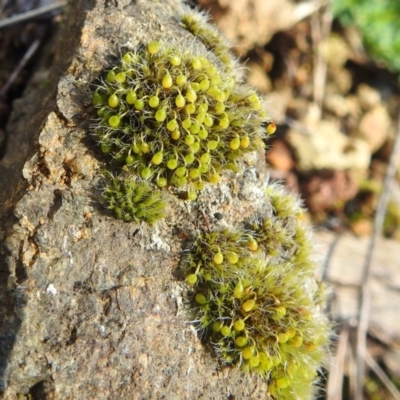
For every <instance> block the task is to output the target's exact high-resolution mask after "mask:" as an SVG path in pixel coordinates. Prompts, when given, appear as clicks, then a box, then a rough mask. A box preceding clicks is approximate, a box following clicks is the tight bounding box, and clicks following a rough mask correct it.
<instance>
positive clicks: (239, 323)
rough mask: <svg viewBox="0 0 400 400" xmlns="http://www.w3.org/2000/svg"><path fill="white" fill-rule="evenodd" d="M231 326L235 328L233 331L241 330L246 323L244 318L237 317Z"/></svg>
mask: <svg viewBox="0 0 400 400" xmlns="http://www.w3.org/2000/svg"><path fill="white" fill-rule="evenodd" d="M233 327H234V328H235V331H238V332H241V331H243V330H244V328H245V327H246V324H245V322H244V320H242V319H238V320H237V321H235V322H234V324H233Z"/></svg>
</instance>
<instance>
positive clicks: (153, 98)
mask: <svg viewBox="0 0 400 400" xmlns="http://www.w3.org/2000/svg"><path fill="white" fill-rule="evenodd" d="M159 104H160V98H159V97H158V96H151V97H150V99H149V106H150V107H151V108H156V107H157V106H158V105H159Z"/></svg>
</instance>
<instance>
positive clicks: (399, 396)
mask: <svg viewBox="0 0 400 400" xmlns="http://www.w3.org/2000/svg"><path fill="white" fill-rule="evenodd" d="M365 362H366V363H367V364H368V366H369V367H370V368H371V369H372V371H374V372H375V374H376V376H377V377H378V378H379V379H380V380H381V382H382V383H383V384H384V385H385V386H386V388H387V390H389V392H390V393H391V395H392V396H393V399H394V400H400V392H399V391H398V390H397V388H396V386H394V385H393V383H392V381H391V380H390V379H389V377H388V376H387V375H386V374H385V371H384V370H383V369H382V368H381V367H380V366H379V364H378V363H377V362H376V361H375V360H374V359H373V358H372V357H371V356H370V354H369V353H368V352H366V353H365Z"/></svg>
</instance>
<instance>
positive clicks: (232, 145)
mask: <svg viewBox="0 0 400 400" xmlns="http://www.w3.org/2000/svg"><path fill="white" fill-rule="evenodd" d="M229 147H230V148H231V150H237V149H238V148H239V147H240V139H239V138H234V139H232V140H231V142H230V143H229Z"/></svg>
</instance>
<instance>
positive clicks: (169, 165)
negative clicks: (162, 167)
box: [167, 158, 178, 170]
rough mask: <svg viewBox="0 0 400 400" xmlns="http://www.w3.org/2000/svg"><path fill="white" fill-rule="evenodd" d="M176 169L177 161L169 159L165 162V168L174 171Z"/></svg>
mask: <svg viewBox="0 0 400 400" xmlns="http://www.w3.org/2000/svg"><path fill="white" fill-rule="evenodd" d="M177 167H178V160H177V159H175V158H170V159H169V160H168V162H167V168H168V169H171V170H174V169H176V168H177Z"/></svg>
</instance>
